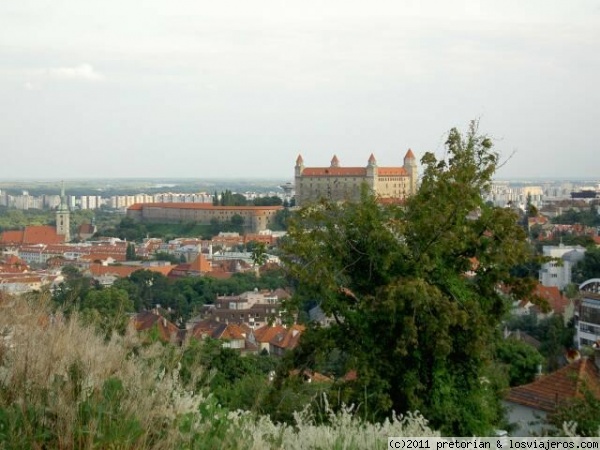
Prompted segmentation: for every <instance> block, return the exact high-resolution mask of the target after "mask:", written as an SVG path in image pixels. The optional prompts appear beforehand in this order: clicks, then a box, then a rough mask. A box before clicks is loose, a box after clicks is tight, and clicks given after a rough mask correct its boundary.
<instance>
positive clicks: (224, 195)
mask: <svg viewBox="0 0 600 450" xmlns="http://www.w3.org/2000/svg"><path fill="white" fill-rule="evenodd" d="M219 204H220V205H221V206H246V205H247V204H248V200H246V197H244V196H243V195H242V194H234V193H233V192H231V191H230V190H229V189H226V190H225V191H223V192H221V199H220V201H219Z"/></svg>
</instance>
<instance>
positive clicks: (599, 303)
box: [575, 278, 600, 348]
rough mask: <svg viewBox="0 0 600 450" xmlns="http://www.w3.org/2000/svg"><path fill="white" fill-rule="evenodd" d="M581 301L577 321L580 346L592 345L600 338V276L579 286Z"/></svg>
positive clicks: (576, 337) (577, 337) (577, 336)
mask: <svg viewBox="0 0 600 450" xmlns="http://www.w3.org/2000/svg"><path fill="white" fill-rule="evenodd" d="M579 292H580V293H581V301H580V304H579V317H578V320H577V322H576V326H575V330H576V334H575V340H576V345H577V347H578V348H581V347H583V346H592V345H594V344H595V343H596V342H598V341H599V340H600V278H592V279H590V280H587V281H585V282H583V283H582V284H581V285H580V286H579Z"/></svg>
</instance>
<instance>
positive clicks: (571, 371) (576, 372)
mask: <svg viewBox="0 0 600 450" xmlns="http://www.w3.org/2000/svg"><path fill="white" fill-rule="evenodd" d="M584 389H590V390H591V391H592V392H596V393H600V370H599V369H598V367H597V365H596V363H595V361H594V360H593V359H588V358H582V359H579V360H577V361H575V362H572V363H571V364H569V365H567V366H565V367H563V368H561V369H559V370H557V371H555V372H553V373H551V374H548V375H541V376H539V377H538V378H537V379H536V380H535V381H533V382H532V383H529V384H526V385H523V386H517V387H514V388H512V389H510V390H509V391H508V394H507V395H506V397H505V403H506V405H507V406H508V409H509V411H508V418H509V422H511V423H512V424H514V425H515V426H516V429H515V430H514V431H513V432H512V434H513V435H514V436H532V435H539V434H541V433H542V431H543V429H544V428H547V426H546V424H545V419H546V418H547V417H548V415H549V414H551V413H552V412H554V411H555V410H556V409H557V408H558V407H560V406H561V405H564V404H565V403H566V402H568V401H569V400H573V399H576V398H580V397H581V396H582V395H583V391H584Z"/></svg>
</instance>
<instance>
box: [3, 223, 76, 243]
mask: <svg viewBox="0 0 600 450" xmlns="http://www.w3.org/2000/svg"><path fill="white" fill-rule="evenodd" d="M64 241H65V238H64V236H60V235H58V234H56V229H55V228H54V227H51V226H49V225H32V226H28V227H25V229H24V230H17V231H5V232H3V233H2V234H0V242H2V243H11V244H60V243H63V242H64Z"/></svg>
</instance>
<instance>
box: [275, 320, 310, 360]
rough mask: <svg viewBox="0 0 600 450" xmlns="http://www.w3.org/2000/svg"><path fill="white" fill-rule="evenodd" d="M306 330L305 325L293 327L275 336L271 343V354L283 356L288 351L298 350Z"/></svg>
mask: <svg viewBox="0 0 600 450" xmlns="http://www.w3.org/2000/svg"><path fill="white" fill-rule="evenodd" d="M304 330H305V327H304V326H303V325H292V326H291V327H289V328H287V329H285V330H284V331H281V332H279V333H277V334H275V336H273V337H272V338H271V340H270V341H269V353H270V354H271V355H274V356H283V355H284V354H285V353H286V352H287V351H288V350H292V349H294V348H296V346H297V345H298V342H299V341H300V337H301V336H302V333H303V332H304Z"/></svg>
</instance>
